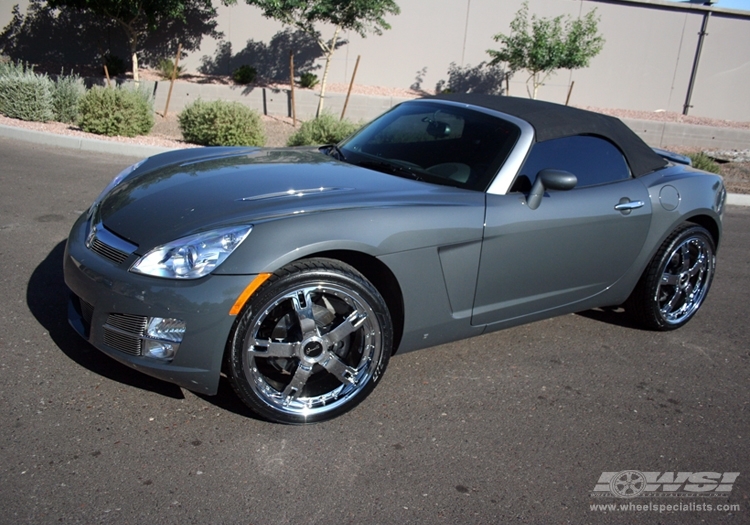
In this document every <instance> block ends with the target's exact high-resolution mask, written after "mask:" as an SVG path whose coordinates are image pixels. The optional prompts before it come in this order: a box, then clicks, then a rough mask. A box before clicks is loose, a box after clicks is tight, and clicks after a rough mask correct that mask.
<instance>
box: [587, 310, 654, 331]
mask: <svg viewBox="0 0 750 525" xmlns="http://www.w3.org/2000/svg"><path fill="white" fill-rule="evenodd" d="M576 315H580V316H581V317H585V318H587V319H592V320H594V321H601V322H603V323H607V324H612V325H615V326H621V327H623V328H632V329H633V330H640V329H641V327H640V326H639V325H638V324H636V323H635V322H633V320H632V319H631V317H630V316H629V315H628V312H627V311H626V310H625V308H624V307H622V306H607V307H603V308H592V309H591V310H586V311H584V312H577V313H576Z"/></svg>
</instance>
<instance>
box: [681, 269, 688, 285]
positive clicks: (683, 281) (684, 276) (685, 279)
mask: <svg viewBox="0 0 750 525" xmlns="http://www.w3.org/2000/svg"><path fill="white" fill-rule="evenodd" d="M689 282H690V274H689V273H688V272H683V273H681V274H680V287H682V288H685V286H687V284H688V283H689Z"/></svg>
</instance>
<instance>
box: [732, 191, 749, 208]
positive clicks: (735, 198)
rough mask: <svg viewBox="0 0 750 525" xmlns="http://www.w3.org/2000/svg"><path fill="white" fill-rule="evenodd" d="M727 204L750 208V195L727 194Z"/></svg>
mask: <svg viewBox="0 0 750 525" xmlns="http://www.w3.org/2000/svg"><path fill="white" fill-rule="evenodd" d="M727 204H728V205H730V206H750V195H743V194H741V193H729V194H727Z"/></svg>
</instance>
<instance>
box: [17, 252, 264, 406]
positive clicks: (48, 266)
mask: <svg viewBox="0 0 750 525" xmlns="http://www.w3.org/2000/svg"><path fill="white" fill-rule="evenodd" d="M64 254H65V241H62V242H60V243H59V244H58V245H57V246H55V247H54V249H53V250H52V251H51V252H50V253H49V254H48V255H47V257H46V258H45V259H44V260H43V261H42V262H41V263H40V264H39V265H38V266H37V267H36V269H35V270H34V272H33V273H32V274H31V278H30V279H29V284H28V286H27V288H26V304H27V305H28V307H29V310H30V311H31V313H32V315H33V316H34V317H35V318H36V319H37V321H39V323H40V324H41V325H42V326H43V327H44V328H45V329H46V330H47V332H48V333H49V335H50V338H51V339H52V341H53V342H54V343H55V344H56V345H57V347H58V348H59V349H60V350H62V352H63V353H64V354H65V355H66V356H67V357H68V358H69V359H71V360H72V361H74V362H75V363H76V364H78V365H80V366H82V367H83V368H85V369H87V370H89V371H91V372H93V373H95V374H97V375H99V376H102V377H104V378H107V379H110V380H112V381H116V382H118V383H121V384H123V385H127V386H132V387H134V388H138V389H141V390H147V391H149V392H154V393H156V394H160V395H163V396H166V397H170V398H173V399H184V398H185V395H184V393H183V391H182V389H181V388H180V387H179V386H177V385H175V384H172V383H168V382H166V381H162V380H160V379H156V378H154V377H151V376H149V375H146V374H143V373H141V372H138V371H137V370H133V369H132V368H130V367H128V366H125V365H123V364H122V363H119V362H117V361H115V360H114V359H112V358H111V357H109V356H107V355H106V354H104V353H102V352H100V351H99V350H97V349H96V348H95V347H93V346H92V345H90V344H89V343H88V342H86V341H84V340H83V339H82V338H81V337H80V336H79V335H78V334H77V333H76V332H75V330H73V328H71V326H70V325H69V324H68V317H67V302H68V294H69V293H70V292H69V290H68V287H67V286H65V280H64V276H63V265H62V263H63V256H64ZM194 394H195V395H196V396H198V397H199V398H201V399H203V400H205V401H206V402H207V403H211V404H212V405H214V406H216V407H218V408H221V409H223V410H227V411H229V412H232V413H234V414H237V415H239V416H243V417H247V418H250V419H257V420H260V419H261V418H260V417H259V416H257V415H256V414H255V413H254V412H252V411H251V410H250V409H249V408H248V407H247V406H246V405H245V404H244V403H242V401H240V399H239V398H238V397H237V395H236V394H235V393H234V390H232V386H231V385H230V384H229V381H228V380H227V379H226V378H225V377H222V378H221V380H220V381H219V391H218V392H217V394H216V395H215V396H207V395H205V394H199V393H194Z"/></svg>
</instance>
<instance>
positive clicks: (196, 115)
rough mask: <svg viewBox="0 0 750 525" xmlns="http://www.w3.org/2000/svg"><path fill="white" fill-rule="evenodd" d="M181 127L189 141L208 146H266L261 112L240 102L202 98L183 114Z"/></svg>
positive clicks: (181, 114) (180, 119)
mask: <svg viewBox="0 0 750 525" xmlns="http://www.w3.org/2000/svg"><path fill="white" fill-rule="evenodd" d="M179 122H180V130H182V136H183V137H184V139H185V140H187V141H188V142H192V143H194V144H203V145H204V146H263V145H264V144H265V143H266V137H265V133H264V132H263V123H262V122H261V120H260V115H258V113H257V112H255V111H253V110H252V109H250V108H248V107H247V106H244V105H243V104H240V103H239V102H226V101H223V100H215V101H212V102H203V101H202V100H200V99H198V100H196V101H195V102H193V103H192V104H190V105H189V106H188V107H186V108H185V109H184V110H182V113H180V116H179Z"/></svg>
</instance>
